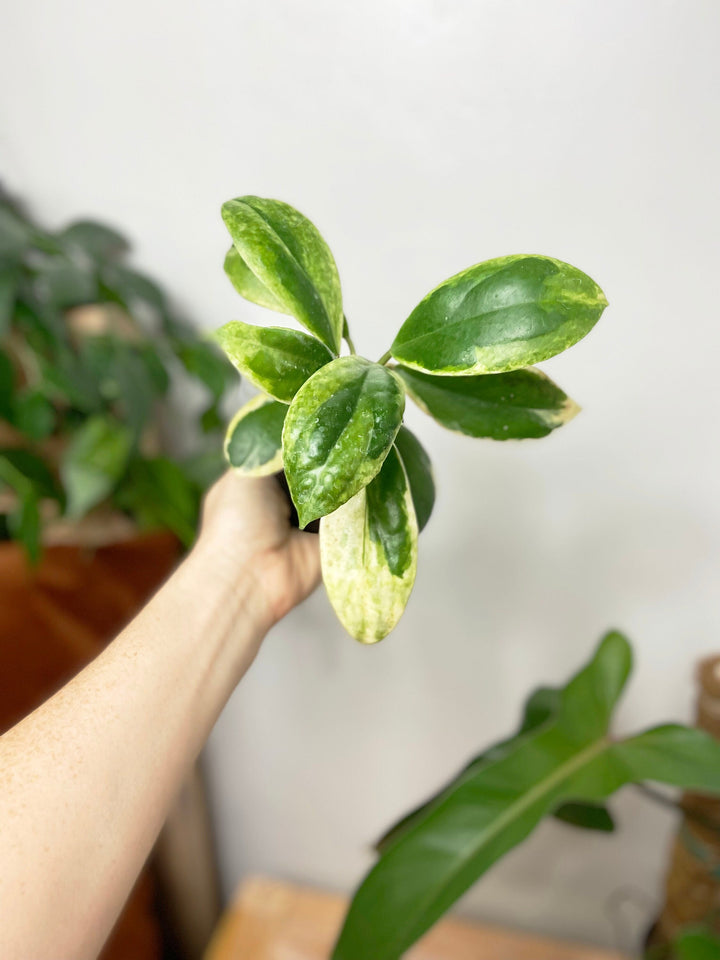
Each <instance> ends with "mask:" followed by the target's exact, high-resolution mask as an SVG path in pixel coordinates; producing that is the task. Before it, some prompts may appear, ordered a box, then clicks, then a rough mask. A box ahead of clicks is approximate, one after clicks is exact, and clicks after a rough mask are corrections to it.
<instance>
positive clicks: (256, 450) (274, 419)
mask: <svg viewBox="0 0 720 960" xmlns="http://www.w3.org/2000/svg"><path fill="white" fill-rule="evenodd" d="M287 411H288V408H287V406H286V405H285V404H284V403H280V402H279V401H278V400H272V399H271V398H270V397H265V396H263V394H261V393H260V394H258V395H257V396H256V397H253V398H252V400H250V401H249V402H248V403H246V404H245V406H244V407H241V408H240V409H239V410H238V412H237V413H236V414H235V416H234V417H233V419H232V421H231V422H230V426H229V427H228V429H227V434H226V435H225V457H226V459H227V461H228V463H229V464H230V466H231V467H234V468H235V470H237V471H238V473H241V474H242V475H243V476H246V477H264V476H268V475H269V474H271V473H278V472H279V471H280V470H282V467H283V454H282V431H283V423H284V422H285V415H286V413H287Z"/></svg>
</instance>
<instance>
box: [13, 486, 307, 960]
mask: <svg viewBox="0 0 720 960" xmlns="http://www.w3.org/2000/svg"><path fill="white" fill-rule="evenodd" d="M287 518H288V504H287V502H286V500H285V499H284V495H283V494H282V492H281V490H280V488H279V486H278V484H277V483H276V482H275V480H274V479H273V478H264V479H253V480H248V479H239V478H237V477H236V476H234V475H232V474H228V475H226V476H225V477H224V478H223V479H222V480H221V481H219V483H218V484H216V486H215V487H214V488H213V489H212V490H211V491H210V494H209V496H208V498H207V503H206V506H205V514H204V519H203V525H202V530H201V533H200V536H199V538H198V541H197V543H196V545H195V546H194V547H193V549H192V551H191V552H190V554H189V555H188V557H187V558H186V560H185V561H184V562H183V563H182V564H181V566H180V567H179V568H178V569H177V571H176V572H175V573H174V574H173V576H172V577H171V578H170V579H169V580H168V581H167V583H166V584H165V585H164V586H163V587H162V588H161V589H160V591H159V592H158V593H157V594H156V595H155V597H154V598H153V599H152V600H151V601H150V602H149V603H148V605H147V606H146V607H145V608H144V609H143V610H142V611H141V613H140V614H139V615H138V616H137V617H136V618H135V620H133V621H132V623H131V624H130V625H129V626H128V627H127V628H126V629H125V630H124V631H123V632H122V633H121V634H120V635H119V636H118V637H117V638H116V639H115V640H114V641H113V642H112V643H111V644H110V645H109V646H108V647H107V648H106V650H105V651H104V652H103V653H102V654H101V655H100V656H99V657H97V659H96V660H94V661H93V662H92V663H91V664H90V665H89V666H88V667H86V668H85V669H84V670H83V671H82V672H81V673H80V674H78V675H77V676H76V677H75V678H74V679H73V680H71V681H70V682H69V683H68V684H67V685H66V686H65V687H63V688H62V689H61V690H60V691H59V692H58V693H57V694H55V696H53V697H52V698H51V699H50V700H48V701H47V702H46V703H45V704H43V705H42V706H41V707H39V708H38V709H37V710H35V711H34V712H33V713H32V714H30V715H29V716H28V717H27V718H25V719H24V720H23V721H22V722H21V723H19V724H17V726H15V727H13V728H12V729H11V730H10V731H8V733H6V734H5V735H4V736H3V737H0V956H2V957H3V960H91V958H94V957H96V956H97V954H98V952H99V950H100V949H101V947H102V944H103V943H104V941H105V939H106V937H107V935H108V933H109V932H110V930H111V928H112V925H113V923H114V922H115V920H116V918H117V915H118V913H119V911H120V909H121V908H122V905H123V903H124V902H125V899H126V897H127V895H128V893H129V891H130V889H131V887H132V884H133V883H134V881H135V879H136V877H137V875H138V873H139V871H140V868H141V866H142V864H143V862H144V861H145V858H146V857H147V855H148V853H149V851H150V849H151V847H152V844H153V842H154V840H155V838H156V836H157V834H158V832H159V830H160V827H161V826H162V823H163V820H164V818H165V815H166V813H167V810H168V808H169V806H170V804H171V802H172V800H173V797H174V795H175V793H176V792H177V789H178V787H179V786H180V783H181V782H182V779H183V777H184V776H185V774H186V773H187V771H188V769H189V768H190V766H191V764H192V762H193V761H194V759H195V757H196V756H197V754H198V752H199V751H200V749H201V747H202V745H203V744H204V742H205V740H206V738H207V736H208V734H209V732H210V730H211V729H212V726H213V724H214V722H215V720H216V719H217V717H218V715H219V713H220V711H221V710H222V708H223V706H224V704H225V703H226V701H227V699H228V697H229V696H230V694H231V693H232V691H233V689H234V688H235V686H236V684H237V683H238V681H239V680H240V679H241V677H242V676H243V674H244V673H245V672H246V670H247V669H248V667H249V666H250V664H251V663H252V661H253V659H254V657H255V655H256V653H257V651H258V649H259V647H260V644H261V642H262V639H263V637H264V636H265V634H266V633H267V631H268V630H269V629H270V627H271V626H272V625H273V624H274V623H275V622H277V620H279V619H280V618H281V617H282V616H284V614H285V613H287V612H288V610H290V609H291V608H292V607H293V606H294V605H295V604H297V603H299V602H301V601H302V600H303V599H304V598H305V597H306V596H307V595H308V594H309V593H310V592H311V591H312V589H313V588H314V587H315V585H316V584H317V581H318V579H319V559H318V549H317V537H315V536H313V535H312V534H307V533H300V532H299V531H297V530H292V529H291V528H290V526H289V523H288V519H287Z"/></svg>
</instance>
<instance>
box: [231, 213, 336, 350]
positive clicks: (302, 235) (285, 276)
mask: <svg viewBox="0 0 720 960" xmlns="http://www.w3.org/2000/svg"><path fill="white" fill-rule="evenodd" d="M222 215H223V220H224V221H225V225H226V227H227V228H228V231H229V233H230V236H231V237H232V241H233V245H234V247H235V249H236V250H237V251H238V253H239V254H240V257H241V259H242V261H243V263H244V264H245V265H246V266H247V267H248V268H249V269H250V271H251V272H252V273H253V274H254V276H255V277H256V278H257V280H258V282H259V284H260V285H261V286H262V287H264V288H265V289H266V290H268V291H269V293H270V295H271V296H272V297H273V298H274V299H275V300H276V301H277V302H278V303H279V304H280V305H281V307H282V310H283V312H285V313H289V314H291V315H292V316H294V317H295V318H296V319H297V320H299V321H300V323H301V324H302V325H303V326H304V327H306V328H307V329H308V330H309V331H310V332H311V333H313V334H315V336H316V337H318V338H319V339H320V340H322V342H323V343H324V344H325V345H326V346H328V347H329V348H330V350H332V351H333V353H334V354H337V353H338V352H339V350H340V339H341V336H342V327H343V310H342V295H341V292H340V278H339V277H338V272H337V267H336V266H335V261H334V259H333V256H332V254H331V253H330V250H329V248H328V246H327V244H326V243H325V241H324V240H323V238H322V237H321V236H320V234H319V232H318V230H317V228H316V227H315V226H314V225H313V224H312V223H311V222H310V221H309V220H308V219H307V218H306V217H304V216H303V215H302V214H301V213H299V212H298V211H297V210H295V209H294V208H293V207H291V206H289V205H288V204H287V203H282V202H281V201H279V200H266V199H263V198H261V197H251V196H248V197H238V198H237V199H235V200H228V202H227V203H224V204H223V207H222ZM241 292H242V291H241ZM249 292H251V293H254V297H252V298H251V299H255V300H256V302H257V289H256V288H253V289H252V290H249ZM243 295H244V294H243Z"/></svg>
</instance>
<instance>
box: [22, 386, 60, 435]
mask: <svg viewBox="0 0 720 960" xmlns="http://www.w3.org/2000/svg"><path fill="white" fill-rule="evenodd" d="M12 423H13V425H14V426H15V427H16V429H17V430H19V431H20V433H23V434H25V436H26V437H29V438H30V439H31V440H43V439H44V438H45V437H47V436H49V435H50V434H51V433H52V431H53V429H54V427H55V408H54V407H53V405H52V403H50V401H49V400H48V399H47V397H45V396H44V394H42V393H41V392H40V391H38V390H23V391H21V392H20V393H18V394H17V395H16V396H15V398H14V400H13V409H12Z"/></svg>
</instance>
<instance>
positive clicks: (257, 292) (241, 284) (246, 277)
mask: <svg viewBox="0 0 720 960" xmlns="http://www.w3.org/2000/svg"><path fill="white" fill-rule="evenodd" d="M224 268H225V273H226V274H227V276H228V279H229V280H230V283H232V285H233V286H234V287H235V289H236V290H237V292H238V293H239V294H240V296H241V297H244V298H245V299H246V300H249V301H250V302H251V303H257V304H258V305H259V306H261V307H266V308H267V309H268V310H274V311H275V312H276V313H288V312H289V311H288V309H287V308H286V307H285V306H284V304H282V303H281V302H280V301H279V300H278V299H277V297H274V296H273V295H272V293H270V291H269V290H268V288H267V287H266V286H265V285H264V284H263V283H261V282H260V281H259V280H258V278H257V277H256V276H255V274H254V273H253V272H252V270H251V269H250V267H249V266H248V265H247V264H246V263H245V261H244V260H243V258H242V257H241V256H240V254H239V253H238V252H237V250H236V249H235V247H230V249H229V250H228V252H227V254H226V255H225V263H224Z"/></svg>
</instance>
